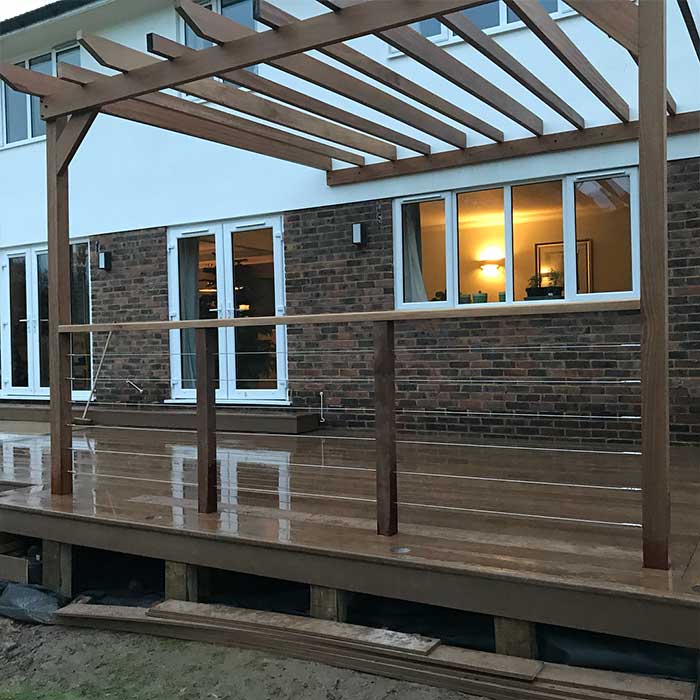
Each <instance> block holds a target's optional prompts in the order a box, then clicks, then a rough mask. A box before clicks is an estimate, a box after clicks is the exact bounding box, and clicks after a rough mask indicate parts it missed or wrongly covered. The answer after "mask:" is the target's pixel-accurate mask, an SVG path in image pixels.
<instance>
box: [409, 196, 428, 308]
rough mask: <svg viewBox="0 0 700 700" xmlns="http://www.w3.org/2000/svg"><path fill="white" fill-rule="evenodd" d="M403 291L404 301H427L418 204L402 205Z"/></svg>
mask: <svg viewBox="0 0 700 700" xmlns="http://www.w3.org/2000/svg"><path fill="white" fill-rule="evenodd" d="M403 293H404V301H428V295H427V294H426V291H425V282H424V281H423V260H422V256H421V225H420V204H405V205H404V207H403Z"/></svg>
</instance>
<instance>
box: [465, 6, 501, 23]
mask: <svg viewBox="0 0 700 700" xmlns="http://www.w3.org/2000/svg"><path fill="white" fill-rule="evenodd" d="M462 12H464V15H465V16H466V17H467V18H468V19H470V20H471V21H472V22H474V24H476V26H477V27H479V29H488V28H489V27H497V26H498V25H499V24H500V23H501V18H500V13H501V11H500V7H499V1H498V0H493V2H487V3H485V4H483V5H477V6H476V7H469V8H467V9H466V10H462Z"/></svg>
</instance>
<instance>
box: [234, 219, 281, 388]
mask: <svg viewBox="0 0 700 700" xmlns="http://www.w3.org/2000/svg"><path fill="white" fill-rule="evenodd" d="M231 243H232V247H233V303H234V309H235V316H236V317H237V318H241V317H246V316H249V317H250V316H274V315H275V262H274V255H273V237H272V229H271V228H264V229H258V230H257V231H234V232H233V233H232V234H231ZM235 330H236V388H237V389H276V388H277V333H276V327H275V326H251V327H250V328H236V329H235Z"/></svg>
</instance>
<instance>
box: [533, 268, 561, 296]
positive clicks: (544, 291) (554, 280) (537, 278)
mask: <svg viewBox="0 0 700 700" xmlns="http://www.w3.org/2000/svg"><path fill="white" fill-rule="evenodd" d="M546 276H547V278H548V279H549V284H548V285H547V286H546V287H543V286H542V281H543V277H544V275H540V274H534V275H533V276H532V277H530V280H529V282H530V286H529V287H527V288H526V289H525V292H526V294H527V298H528V299H553V298H554V299H558V298H561V297H562V296H563V292H564V288H563V287H561V286H560V285H559V284H558V283H559V280H560V279H561V273H559V272H557V270H550V271H549V272H548V273H547V275H546Z"/></svg>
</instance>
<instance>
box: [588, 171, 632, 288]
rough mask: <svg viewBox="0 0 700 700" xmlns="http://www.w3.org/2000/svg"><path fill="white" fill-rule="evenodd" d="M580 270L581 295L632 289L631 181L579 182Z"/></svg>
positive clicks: (613, 178) (610, 179) (620, 179)
mask: <svg viewBox="0 0 700 700" xmlns="http://www.w3.org/2000/svg"><path fill="white" fill-rule="evenodd" d="M574 191H575V195H576V197H575V201H576V270H577V289H578V293H579V294H588V293H589V292H628V291H630V290H631V289H632V231H631V227H630V179H629V177H627V176H621V177H608V178H601V179H597V180H585V181H583V182H577V183H576V185H575V187H574Z"/></svg>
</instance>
